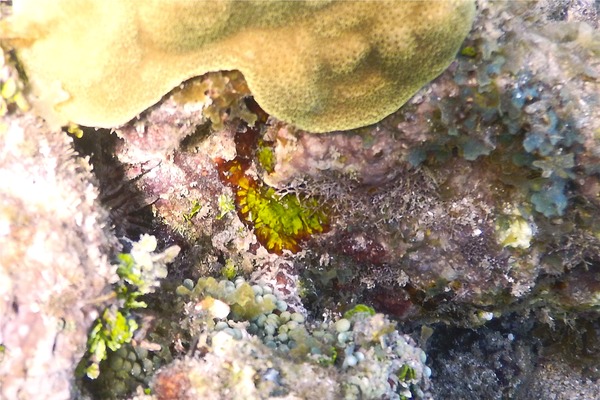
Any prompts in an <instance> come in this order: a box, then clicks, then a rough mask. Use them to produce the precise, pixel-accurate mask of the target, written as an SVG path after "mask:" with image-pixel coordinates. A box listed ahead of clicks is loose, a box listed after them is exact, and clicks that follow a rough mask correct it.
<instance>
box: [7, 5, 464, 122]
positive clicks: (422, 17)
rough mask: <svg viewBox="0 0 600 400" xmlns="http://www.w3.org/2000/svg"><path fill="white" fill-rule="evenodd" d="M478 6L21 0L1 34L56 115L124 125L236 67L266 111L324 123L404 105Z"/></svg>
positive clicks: (443, 62)
mask: <svg viewBox="0 0 600 400" xmlns="http://www.w3.org/2000/svg"><path fill="white" fill-rule="evenodd" d="M474 14H475V6H474V2H473V1H472V0H447V1H377V2H362V1H361V2H347V1H333V2H330V1H293V2H292V1H290V2H277V1H268V2H265V1H243V2H235V1H226V0H223V1H211V2H191V1H187V0H177V1H172V0H169V1H164V0H162V1H161V0H156V1H148V2H139V1H135V0H128V1H108V2H98V1H93V0H61V1H59V2H51V3H49V2H46V1H43V0H42V1H39V0H17V1H15V2H14V7H13V15H12V16H11V17H10V18H9V19H7V20H5V21H3V22H2V23H0V38H3V39H8V40H9V41H10V42H11V44H12V45H13V46H15V47H16V49H17V50H18V54H19V57H20V59H21V61H22V63H23V66H24V69H25V71H26V73H27V74H28V77H29V79H30V83H31V85H32V88H33V90H34V93H35V94H36V96H37V98H38V109H39V110H40V111H41V112H42V113H43V115H44V117H46V118H47V119H49V120H51V121H53V122H54V123H55V124H66V123H67V122H69V121H70V122H74V123H78V124H81V125H86V126H93V127H106V128H111V127H115V126H118V125H122V124H124V123H126V122H127V121H129V120H131V119H132V118H134V117H135V116H136V115H137V114H139V113H141V112H142V111H144V110H145V109H147V108H148V107H150V106H151V105H153V104H155V103H157V102H158V101H159V100H160V99H161V97H162V96H163V95H165V94H166V93H167V92H169V91H170V90H171V89H173V88H175V87H176V86H178V85H179V84H180V83H181V82H183V81H185V80H186V79H189V78H191V77H194V76H199V75H203V74H205V73H207V72H210V71H220V70H233V69H237V70H240V71H241V72H242V73H243V74H244V77H245V78H246V80H247V82H248V86H249V88H250V90H251V91H252V93H253V95H254V97H255V99H256V100H257V102H258V103H259V104H260V105H261V107H262V108H263V109H264V110H265V111H267V112H268V113H269V114H271V115H273V116H274V117H276V118H278V119H281V120H283V121H285V122H288V123H292V124H294V125H296V126H298V127H300V128H302V129H306V130H309V131H313V132H325V131H332V130H345V129H351V128H356V127H359V126H364V125H368V124H372V123H375V122H377V121H379V120H381V119H382V118H383V117H385V116H386V115H389V114H390V113H392V112H394V111H396V110H397V109H398V108H399V107H400V106H401V105H402V104H403V103H404V102H406V101H407V100H408V99H409V98H410V97H411V96H412V95H413V94H414V93H415V92H416V91H417V90H418V89H419V88H420V87H421V86H422V85H423V84H425V83H426V82H428V81H429V80H431V79H433V78H434V77H436V76H437V75H438V74H439V73H441V72H442V71H443V70H444V69H445V68H446V67H447V66H448V64H449V63H450V62H451V61H452V59H453V58H454V56H455V54H456V52H457V50H458V47H459V46H460V44H461V42H462V41H463V39H464V38H465V36H466V35H467V33H468V31H469V29H470V27H471V23H472V20H473V17H474Z"/></svg>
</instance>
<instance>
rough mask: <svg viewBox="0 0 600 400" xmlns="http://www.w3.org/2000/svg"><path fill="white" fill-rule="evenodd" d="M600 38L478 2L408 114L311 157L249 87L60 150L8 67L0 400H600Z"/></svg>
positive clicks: (239, 78)
mask: <svg viewBox="0 0 600 400" xmlns="http://www.w3.org/2000/svg"><path fill="white" fill-rule="evenodd" d="M599 15H600V8H599V6H598V4H597V2H596V3H595V2H593V1H591V0H590V1H586V0H580V1H571V0H559V1H551V0H547V1H546V0H540V1H527V2H504V1H498V2H496V1H487V0H479V1H478V2H477V15H476V18H475V22H474V26H473V28H472V30H471V32H470V34H469V36H468V37H467V39H466V40H465V42H464V43H463V45H462V47H461V49H460V51H459V54H458V55H457V58H456V60H455V61H454V62H453V63H452V65H451V66H450V67H449V68H448V69H447V70H446V71H445V72H443V73H442V74H441V75H440V76H439V77H438V78H437V79H435V80H434V81H433V82H431V83H430V84H428V85H426V86H425V87H423V88H422V89H421V90H420V91H419V92H418V93H417V94H416V95H415V96H414V97H413V98H412V99H411V100H410V101H409V102H408V103H407V104H405V105H404V106H403V107H402V108H401V109H400V110H398V111H397V112H395V113H393V114H392V115H390V116H389V117H387V118H386V119H384V120H382V121H380V122H378V123H377V124H375V125H371V126H367V127H364V128H359V129H355V130H352V131H343V132H342V131H340V132H329V133H319V134H314V133H310V132H307V131H303V130H299V129H297V128H295V127H294V126H292V125H290V124H287V123H285V122H282V121H279V120H276V119H275V118H274V117H272V116H269V115H267V114H266V113H265V112H264V111H263V110H261V109H260V107H259V106H258V104H257V103H256V102H254V101H253V99H252V97H251V93H250V91H249V89H248V86H247V85H246V82H245V80H244V77H243V75H241V74H240V73H239V72H236V71H230V72H214V73H209V74H207V75H204V76H202V77H199V78H194V79H193V80H191V81H188V82H186V83H184V84H183V85H182V86H181V87H180V88H177V89H175V90H174V91H173V92H171V93H170V94H169V95H167V96H165V97H164V98H163V100H162V101H161V102H160V103H159V104H157V105H155V106H153V107H152V108H150V109H148V110H146V111H145V112H143V113H142V114H141V115H139V116H138V118H136V119H135V120H134V121H132V122H130V123H128V124H126V125H123V126H121V127H118V128H114V129H111V130H107V129H94V128H85V127H78V126H76V125H70V126H68V127H66V128H64V130H63V131H62V132H58V131H53V130H52V129H51V128H49V127H48V125H46V124H45V123H44V121H43V120H42V119H40V118H37V117H35V114H34V111H35V110H32V109H30V107H29V106H28V103H27V101H26V98H27V85H26V82H25V81H24V80H23V77H22V76H21V77H19V75H18V70H19V66H18V63H17V61H16V59H15V58H14V55H13V54H12V53H10V52H8V51H4V60H5V61H4V63H3V66H2V70H1V75H0V80H1V82H2V87H1V89H2V99H3V100H2V107H1V108H0V112H2V114H3V119H2V124H1V126H0V134H1V137H2V141H1V142H0V146H1V147H0V177H2V179H0V199H1V201H2V203H1V204H2V208H1V209H0V236H1V237H2V241H3V243H2V246H1V247H0V266H1V269H0V274H2V279H1V281H2V283H1V284H0V295H1V298H0V346H1V347H0V349H1V353H0V378H1V379H0V394H1V395H2V396H4V397H7V398H32V399H33V398H40V397H39V396H40V393H43V394H45V395H48V394H49V395H50V396H52V397H53V398H56V399H59V398H69V397H78V398H93V399H103V398H109V399H110V398H136V399H173V398H182V399H186V398H189V399H192V398H199V397H201V398H209V399H213V398H214V399H229V398H256V399H263V398H289V399H294V398H309V399H310V398H320V399H325V398H331V399H338V398H348V399H355V398H364V399H394V398H396V399H406V398H425V399H429V398H447V397H452V398H464V399H480V398H486V399H505V398H511V399H529V398H554V399H592V398H600V391H599V389H598V384H597V381H598V379H600V370H599V369H598V361H597V360H598V355H599V353H600V319H599V314H598V311H599V307H600V218H599V216H600V167H599V166H600V31H599V19H598V16H599ZM86 338H87V339H86ZM86 340H87V346H86ZM50 360H55V361H53V362H50ZM2 396H0V397H2Z"/></svg>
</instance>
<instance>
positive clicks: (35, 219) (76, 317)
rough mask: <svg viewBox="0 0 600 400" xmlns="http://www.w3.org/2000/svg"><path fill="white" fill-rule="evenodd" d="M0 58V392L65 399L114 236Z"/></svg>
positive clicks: (77, 164)
mask: <svg viewBox="0 0 600 400" xmlns="http://www.w3.org/2000/svg"><path fill="white" fill-rule="evenodd" d="M0 60H2V62H1V66H2V67H1V70H0V85H1V87H2V96H3V98H2V100H1V102H2V106H3V107H2V108H3V109H4V111H3V114H5V115H3V118H2V122H1V123H0V177H1V178H0V205H1V206H0V242H1V245H0V397H1V398H3V399H40V398H45V399H66V398H69V397H71V394H72V393H73V382H74V380H75V376H74V370H75V365H76V364H77V362H78V360H79V359H80V358H81V356H82V354H83V351H84V350H85V343H86V340H87V331H88V329H89V327H90V326H91V324H92V322H93V320H94V319H95V318H96V316H97V315H98V310H99V309H100V307H101V306H102V305H103V304H104V303H105V302H106V300H108V299H106V298H104V299H103V296H104V294H105V293H104V290H105V289H106V288H107V287H108V285H109V284H110V282H111V281H112V280H113V278H114V277H115V268H114V267H113V266H111V265H110V264H109V262H108V257H109V255H110V254H111V252H112V251H113V249H114V248H115V247H116V246H117V243H116V240H115V238H114V237H113V235H112V233H111V232H110V229H109V226H108V212H107V211H106V210H105V209H104V208H103V207H102V206H101V205H100V204H99V201H98V190H97V188H96V187H95V180H94V178H93V176H92V173H91V168H90V165H89V164H88V162H87V160H86V159H84V158H82V157H80V156H79V155H78V154H76V153H75V152H74V151H73V148H72V139H71V138H70V137H68V136H67V135H66V134H64V133H63V132H56V131H52V130H50V129H49V128H48V127H47V126H46V125H45V124H44V123H43V121H41V120H40V119H39V118H36V117H34V116H33V115H31V114H25V113H24V112H23V110H24V109H25V110H26V109H27V107H26V103H23V102H22V100H20V99H19V96H20V95H21V92H20V90H19V85H18V84H15V81H14V80H13V79H16V70H15V69H14V66H13V65H12V64H11V63H10V62H9V60H8V57H6V58H5V54H4V53H3V52H2V53H0ZM11 80H12V83H11ZM10 87H12V89H11V90H8V89H9V88H10ZM13 89H14V90H13Z"/></svg>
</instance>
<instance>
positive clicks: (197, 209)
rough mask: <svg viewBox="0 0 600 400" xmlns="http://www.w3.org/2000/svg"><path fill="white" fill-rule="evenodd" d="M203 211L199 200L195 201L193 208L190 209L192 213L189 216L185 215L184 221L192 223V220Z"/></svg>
mask: <svg viewBox="0 0 600 400" xmlns="http://www.w3.org/2000/svg"><path fill="white" fill-rule="evenodd" d="M201 209H202V204H200V202H199V201H198V200H194V202H193V203H192V208H191V209H190V212H189V213H187V214H184V215H183V219H184V220H185V221H186V222H190V221H191V220H192V218H194V217H195V216H196V215H198V213H199V212H200V210H201Z"/></svg>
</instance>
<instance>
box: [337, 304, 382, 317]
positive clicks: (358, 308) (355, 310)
mask: <svg viewBox="0 0 600 400" xmlns="http://www.w3.org/2000/svg"><path fill="white" fill-rule="evenodd" d="M361 313H366V314H368V315H369V316H373V315H375V309H374V308H373V307H369V306H367V305H365V304H357V305H355V306H354V307H352V308H351V309H350V310H348V311H346V312H345V313H344V318H346V319H351V318H352V317H354V316H355V315H356V314H361Z"/></svg>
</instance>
